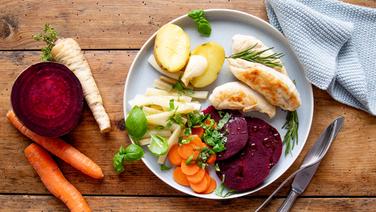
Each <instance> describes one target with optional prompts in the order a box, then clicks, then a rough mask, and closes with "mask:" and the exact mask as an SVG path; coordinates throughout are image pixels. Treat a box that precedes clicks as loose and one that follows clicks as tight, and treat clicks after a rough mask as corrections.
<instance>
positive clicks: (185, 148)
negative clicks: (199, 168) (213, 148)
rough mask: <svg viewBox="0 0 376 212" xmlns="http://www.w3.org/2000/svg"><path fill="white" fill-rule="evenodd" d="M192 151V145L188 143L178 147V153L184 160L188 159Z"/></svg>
mask: <svg viewBox="0 0 376 212" xmlns="http://www.w3.org/2000/svg"><path fill="white" fill-rule="evenodd" d="M193 153H194V150H193V146H192V145H190V144H183V145H180V146H179V148H178V154H179V155H180V157H181V158H183V159H184V160H186V159H188V158H189V156H191V155H192V154H193Z"/></svg>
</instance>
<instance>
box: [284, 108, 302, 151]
mask: <svg viewBox="0 0 376 212" xmlns="http://www.w3.org/2000/svg"><path fill="white" fill-rule="evenodd" d="M282 128H283V129H286V130H287V132H286V134H285V137H284V138H283V144H284V145H285V146H286V149H285V155H288V154H289V153H290V152H291V150H292V149H294V146H295V144H298V129H299V118H298V113H297V112H296V111H289V112H288V113H287V116H286V122H285V124H284V125H283V126H282Z"/></svg>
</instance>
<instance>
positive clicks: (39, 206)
mask: <svg viewBox="0 0 376 212" xmlns="http://www.w3.org/2000/svg"><path fill="white" fill-rule="evenodd" d="M85 198H86V199H87V201H88V203H89V205H90V207H91V208H92V210H93V211H135V212H138V211H140V212H141V211H142V212H144V211H145V212H148V211H164V212H175V211H184V212H195V211H200V212H205V211H208V212H209V211H214V210H215V209H219V208H220V211H239V212H241V211H253V210H254V209H256V208H257V207H258V206H259V205H260V204H261V201H262V199H260V198H239V199H234V200H226V201H213V200H205V199H198V198H181V197H164V198H158V197H93V196H89V197H87V196H86V197H85ZM283 200H284V199H275V200H273V201H272V202H271V204H270V205H269V206H268V207H267V208H266V209H265V210H264V211H276V209H278V207H279V206H280V205H281V203H282V202H283ZM0 202H1V203H2V204H0V211H67V209H66V208H65V206H64V205H63V203H61V202H60V201H59V200H57V199H56V198H54V197H52V196H29V195H17V196H5V195H0ZM375 207H376V199H375V198H372V199H368V198H299V199H298V200H297V201H296V203H295V205H294V207H293V208H292V212H294V211H323V209H325V210H326V211H338V212H342V211H369V209H370V208H375ZM9 208H12V209H11V210H9Z"/></svg>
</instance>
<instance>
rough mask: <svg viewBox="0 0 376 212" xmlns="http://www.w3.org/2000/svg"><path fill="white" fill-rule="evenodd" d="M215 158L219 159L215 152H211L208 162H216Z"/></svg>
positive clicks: (211, 163)
mask: <svg viewBox="0 0 376 212" xmlns="http://www.w3.org/2000/svg"><path fill="white" fill-rule="evenodd" d="M215 160H217V156H216V155H215V154H211V155H210V157H209V158H208V160H207V161H206V162H207V163H208V164H210V165H213V164H214V163H215Z"/></svg>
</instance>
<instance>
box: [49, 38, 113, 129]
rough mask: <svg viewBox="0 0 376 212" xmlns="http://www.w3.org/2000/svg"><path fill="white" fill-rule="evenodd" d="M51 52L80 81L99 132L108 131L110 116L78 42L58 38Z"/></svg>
mask: <svg viewBox="0 0 376 212" xmlns="http://www.w3.org/2000/svg"><path fill="white" fill-rule="evenodd" d="M51 54H52V57H53V59H54V60H55V61H56V62H59V63H62V64H64V65H66V66H67V67H68V68H69V69H70V70H71V71H72V72H73V73H74V74H75V75H76V76H77V78H78V79H79V81H80V82H81V86H82V90H83V93H84V96H85V99H86V102H87V104H88V105H89V107H90V110H91V111H92V113H93V116H94V118H95V120H96V121H97V123H98V125H99V129H100V131H101V133H105V132H108V131H110V130H111V123H110V118H109V117H108V114H107V113H106V110H105V108H104V106H103V100H102V97H101V95H100V93H99V90H98V87H97V85H96V83H95V80H94V78H93V75H92V73H91V70H90V66H89V64H88V62H87V60H86V58H85V56H84V55H83V54H82V52H81V48H80V46H79V45H78V43H77V42H76V41H75V40H74V39H72V38H61V39H58V40H57V41H56V42H55V46H54V47H53V48H52V50H51Z"/></svg>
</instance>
